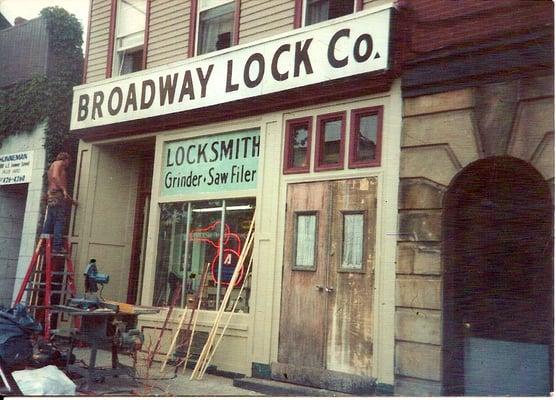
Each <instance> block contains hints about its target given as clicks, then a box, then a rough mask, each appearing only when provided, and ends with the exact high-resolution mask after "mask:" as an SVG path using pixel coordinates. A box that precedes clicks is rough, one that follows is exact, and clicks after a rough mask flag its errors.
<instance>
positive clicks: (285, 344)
mask: <svg viewBox="0 0 556 400" xmlns="http://www.w3.org/2000/svg"><path fill="white" fill-rule="evenodd" d="M287 196H288V200H287V202H288V210H287V216H286V232H285V246H284V276H283V280H282V310H281V316H280V338H279V348H278V361H280V362H283V363H292V364H297V365H302V366H308V367H322V366H323V363H324V329H323V327H324V324H325V320H324V315H325V312H326V294H324V290H319V289H317V286H321V287H322V286H324V284H325V279H326V251H325V250H326V248H325V247H326V246H323V245H322V244H324V243H326V241H327V236H328V235H327V231H326V226H327V225H328V218H329V212H328V209H327V207H326V202H327V201H328V196H329V191H328V185H327V183H326V182H312V183H302V184H294V185H289V186H288V195H287ZM297 212H316V213H317V214H316V215H317V241H316V242H317V243H316V249H317V251H316V259H315V260H316V271H299V270H293V269H292V267H293V264H294V262H293V261H294V260H293V259H294V246H295V233H296V232H295V231H296V229H295V225H296V213H297Z"/></svg>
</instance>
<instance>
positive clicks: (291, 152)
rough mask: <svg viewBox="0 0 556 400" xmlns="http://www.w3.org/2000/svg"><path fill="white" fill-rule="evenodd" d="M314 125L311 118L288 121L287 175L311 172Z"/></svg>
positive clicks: (285, 157)
mask: <svg viewBox="0 0 556 400" xmlns="http://www.w3.org/2000/svg"><path fill="white" fill-rule="evenodd" d="M312 125H313V119H312V118H311V117H305V118H297V119H292V120H289V121H286V148H285V150H284V173H285V174H295V173H302V172H309V162H310V159H311V136H312Z"/></svg>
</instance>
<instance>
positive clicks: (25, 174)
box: [0, 151, 33, 185]
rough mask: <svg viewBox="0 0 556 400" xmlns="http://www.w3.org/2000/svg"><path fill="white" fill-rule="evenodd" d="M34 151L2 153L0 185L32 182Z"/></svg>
mask: <svg viewBox="0 0 556 400" xmlns="http://www.w3.org/2000/svg"><path fill="white" fill-rule="evenodd" d="M32 170H33V152H32V151H22V152H20V153H12V154H0V185H12V184H15V183H29V182H31V173H32Z"/></svg>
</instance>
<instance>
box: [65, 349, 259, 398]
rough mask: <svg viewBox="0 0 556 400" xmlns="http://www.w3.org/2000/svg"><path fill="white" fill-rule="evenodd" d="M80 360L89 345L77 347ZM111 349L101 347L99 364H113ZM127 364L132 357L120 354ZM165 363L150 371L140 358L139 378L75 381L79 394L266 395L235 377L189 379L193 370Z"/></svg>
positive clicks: (155, 364) (84, 355) (121, 359)
mask: <svg viewBox="0 0 556 400" xmlns="http://www.w3.org/2000/svg"><path fill="white" fill-rule="evenodd" d="M74 354H75V356H76V358H77V360H76V363H79V362H80V361H81V360H83V361H84V362H87V361H88V359H89V350H88V349H86V348H85V349H75V350H74ZM110 359H111V358H110V352H108V351H102V350H99V352H98V354H97V362H96V366H98V367H107V366H109V365H110ZM119 360H120V362H121V363H122V364H124V365H132V360H131V358H130V357H126V356H121V355H120V356H119ZM160 367H161V363H158V362H154V363H153V365H152V366H151V368H150V369H149V370H148V371H147V369H146V367H145V363H144V361H143V360H140V361H139V363H138V367H137V375H138V377H139V378H137V379H133V378H131V377H130V376H125V375H124V376H118V377H109V378H106V379H105V381H104V382H98V383H93V384H92V386H91V387H90V388H87V387H86V385H85V384H82V385H79V383H80V382H85V381H84V380H83V381H82V380H78V381H75V380H74V382H76V383H77V384H78V387H77V393H76V395H87V396H103V395H105V396H129V395H133V396H248V397H251V396H263V395H261V394H260V393H257V392H253V391H250V390H245V389H240V388H237V387H234V386H233V379H230V378H225V377H222V376H216V375H211V374H205V375H204V377H203V379H202V380H189V377H190V375H191V370H190V369H187V370H186V371H185V373H183V368H180V369H179V370H178V373H177V376H175V375H174V367H173V366H167V367H166V369H165V371H164V373H161V372H160Z"/></svg>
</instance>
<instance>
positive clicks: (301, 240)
mask: <svg viewBox="0 0 556 400" xmlns="http://www.w3.org/2000/svg"><path fill="white" fill-rule="evenodd" d="M296 225H297V226H296V238H295V267H298V268H306V269H312V268H314V266H315V241H316V234H317V216H316V215H298V216H297V221H296Z"/></svg>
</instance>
